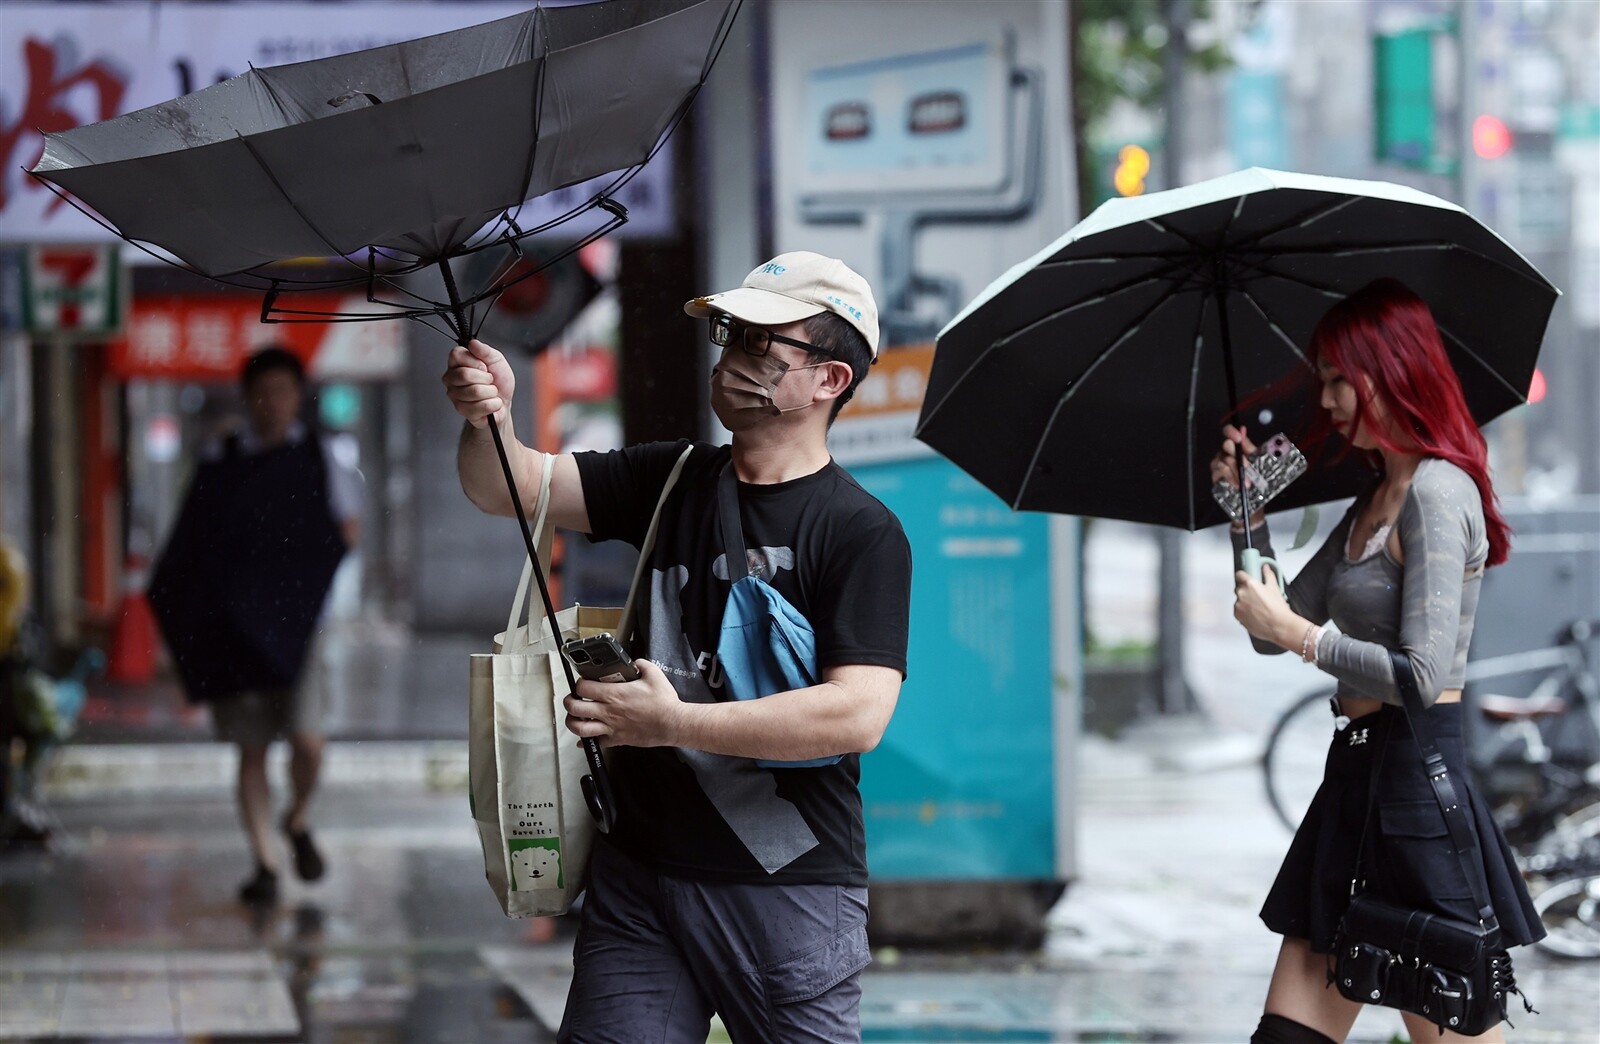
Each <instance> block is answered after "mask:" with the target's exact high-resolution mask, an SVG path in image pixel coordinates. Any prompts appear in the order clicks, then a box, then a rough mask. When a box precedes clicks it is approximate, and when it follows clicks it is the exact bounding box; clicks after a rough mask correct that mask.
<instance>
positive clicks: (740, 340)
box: [711, 315, 834, 358]
mask: <svg viewBox="0 0 1600 1044" xmlns="http://www.w3.org/2000/svg"><path fill="white" fill-rule="evenodd" d="M773 341H778V342H779V343H781V344H787V345H790V346H791V347H794V348H799V349H801V350H802V351H807V352H821V353H822V354H823V355H826V356H828V357H829V358H833V357H834V354H833V353H832V352H830V351H828V349H826V348H823V347H821V346H820V345H815V344H812V343H811V342H810V341H797V340H795V339H794V338H793V337H785V336H783V335H782V334H775V333H773V332H772V331H771V330H768V329H767V328H766V327H764V326H752V325H750V324H749V323H743V322H740V321H739V320H737V319H735V318H734V317H733V316H731V315H714V316H712V317H711V343H712V344H714V345H716V346H717V347H718V348H726V347H728V345H730V344H736V345H738V346H739V347H740V348H742V349H744V353H745V354H746V355H754V356H756V357H757V358H760V357H762V356H764V355H766V354H767V353H768V352H770V351H772V342H773Z"/></svg>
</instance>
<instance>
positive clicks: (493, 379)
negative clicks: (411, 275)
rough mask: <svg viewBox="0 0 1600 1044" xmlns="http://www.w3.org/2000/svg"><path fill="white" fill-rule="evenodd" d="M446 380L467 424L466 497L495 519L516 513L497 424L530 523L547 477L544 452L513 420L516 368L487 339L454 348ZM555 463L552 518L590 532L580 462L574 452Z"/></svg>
mask: <svg viewBox="0 0 1600 1044" xmlns="http://www.w3.org/2000/svg"><path fill="white" fill-rule="evenodd" d="M441 380H442V381H443V383H444V388H445V394H446V395H448V396H449V398H450V403H451V405H453V406H454V407H455V408H456V412H457V413H459V414H461V416H462V417H464V418H466V421H467V423H466V425H465V426H464V427H463V428H462V431H461V442H460V444H459V445H458V446H457V448H456V471H457V472H458V474H459V475H460V477H461V488H462V490H463V491H464V492H465V493H466V494H467V498H468V499H469V500H471V501H472V502H473V503H474V504H476V505H477V506H478V508H479V510H481V511H485V512H488V513H489V514H491V515H507V516H509V515H512V514H514V513H515V512H514V511H513V509H512V503H511V496H510V492H509V491H508V490H507V489H506V480H505V472H504V471H503V470H501V467H500V458H499V455H498V454H496V453H495V450H494V437H493V435H492V434H491V433H490V431H489V425H490V424H492V423H498V424H499V426H500V435H501V438H502V439H503V440H504V442H505V447H506V457H507V459H508V460H509V461H510V462H511V474H512V475H513V476H514V477H515V479H516V483H517V494H518V496H519V497H520V499H521V500H522V505H523V510H524V511H525V512H526V513H527V515H528V517H529V519H530V521H531V519H532V518H533V515H534V513H535V511H536V510H537V506H538V505H537V504H536V501H537V500H538V494H539V483H540V481H541V479H542V477H543V475H542V471H541V468H542V466H543V465H542V463H541V461H542V454H539V453H535V452H534V451H533V450H531V449H529V448H528V447H527V446H525V445H523V444H522V441H521V440H520V439H518V438H517V434H516V429H515V426H514V425H513V424H512V422H511V410H510V406H511V397H512V394H513V392H514V391H515V390H516V378H515V377H514V376H513V374H512V372H511V364H510V363H509V362H508V361H507V360H506V357H505V356H504V355H502V354H501V353H500V352H499V351H497V350H496V349H494V348H492V347H490V346H489V345H487V344H485V343H483V342H482V341H473V342H472V344H471V345H470V346H469V347H467V348H462V347H460V346H457V347H455V348H453V349H451V351H450V358H449V363H448V366H447V368H446V369H445V372H444V376H443V378H441ZM496 417H498V418H499V419H498V421H496V420H495V419H494V418H496ZM553 459H554V460H555V471H554V473H553V474H552V475H551V479H550V520H551V521H552V522H554V523H555V524H556V525H558V526H561V527H562V528H563V529H575V530H577V531H579V532H582V533H587V532H588V531H589V513H588V510H587V509H586V507H585V505H584V501H583V484H582V481H581V480H580V478H579V476H578V465H577V462H576V461H574V460H573V459H572V455H571V454H562V455H560V456H558V457H555V458H553Z"/></svg>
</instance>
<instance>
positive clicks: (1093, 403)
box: [917, 168, 1560, 530]
mask: <svg viewBox="0 0 1600 1044" xmlns="http://www.w3.org/2000/svg"><path fill="white" fill-rule="evenodd" d="M1385 276H1387V277H1392V278H1395V279H1398V280H1400V281H1401V282H1403V283H1405V284H1406V285H1407V286H1409V287H1410V288H1411V289H1412V290H1414V291H1415V292H1416V293H1418V294H1419V295H1421V296H1422V297H1423V299H1424V300H1426V301H1427V302H1428V304H1429V306H1430V308H1431V309H1432V310H1433V314H1434V317H1435V318H1436V320H1437V321H1438V324H1439V329H1440V331H1441V333H1442V334H1443V337H1444V342H1445V347H1446V349H1447V350H1448V352H1449V355H1450V359H1451V361H1452V362H1453V363H1454V365H1455V368H1456V371H1457V373H1458V374H1459V375H1460V378H1461V383H1462V386H1463V388H1464V390H1465V392H1466V398H1467V404H1468V406H1469V408H1470V409H1471V410H1472V414H1473V417H1474V418H1476V419H1477V421H1478V422H1479V423H1480V424H1482V423H1484V422H1486V421H1488V420H1490V419H1491V418H1493V417H1496V416H1498V415H1499V414H1501V413H1503V412H1505V411H1506V410H1508V409H1511V408H1512V407H1514V406H1516V405H1518V404H1520V403H1523V402H1525V401H1526V393H1527V390H1528V386H1529V384H1530V382H1531V380H1532V377H1533V371H1534V363H1535V360H1536V359H1537V357H1538V353H1539V347H1540V343H1541V341H1542V340H1543V337H1544V330H1545V324H1546V322H1547V321H1548V320H1549V317H1550V310H1551V307H1552V306H1553V305H1554V304H1555V301H1556V298H1557V297H1558V296H1559V293H1560V292H1559V291H1558V290H1557V289H1556V288H1555V287H1554V286H1552V285H1551V284H1550V282H1549V281H1548V280H1546V279H1545V278H1544V277H1543V276H1542V275H1540V274H1539V272H1538V271H1537V270H1536V269H1535V268H1534V267H1533V266H1532V265H1531V264H1529V263H1528V262H1527V260H1525V259H1524V258H1523V257H1522V256H1521V255H1520V254H1518V253H1517V251H1516V250H1515V249H1513V248H1512V247H1511V246H1510V245H1508V244H1507V243H1506V242H1505V241H1504V240H1502V239H1501V238H1500V237H1499V236H1497V235H1496V234H1495V233H1494V232H1493V231H1491V230H1490V229H1489V228H1487V227H1485V226H1484V225H1483V224H1481V223H1480V222H1479V221H1478V220H1477V219H1476V218H1474V217H1472V215H1470V214H1468V213H1467V212H1466V211H1464V210H1462V209H1461V208H1460V207H1458V206H1456V205H1455V204H1453V203H1450V202H1447V201H1446V200H1443V199H1439V198H1438V197H1435V196H1431V195H1428V194H1427V193H1424V192H1419V191H1417V190H1415V189H1411V188H1406V187H1404V186H1400V185H1392V184H1388V183H1385V182H1376V181H1354V180H1350V179H1345V178H1330V177H1319V176H1315V175H1309V174H1294V173H1287V172H1283V171H1275V170H1264V169H1260V168H1252V169H1249V170H1243V171H1239V172H1238V173H1235V174H1229V175H1227V176H1225V177H1220V178H1215V179H1212V180H1210V181H1205V182H1201V183H1199V184H1195V185H1190V186H1187V187H1184V188H1179V189H1173V190H1170V191H1166V192H1156V193H1152V194H1150V195H1148V196H1138V197H1133V198H1129V199H1116V200H1112V201H1111V202H1108V203H1106V204H1104V205H1103V206H1101V207H1099V208H1098V209H1096V210H1095V211H1094V213H1092V214H1090V215H1089V216H1088V217H1087V218H1085V219H1084V220H1083V221H1082V222H1080V223H1079V224H1078V225H1077V226H1076V227H1075V228H1073V229H1072V230H1071V231H1070V232H1068V233H1067V234H1066V235H1064V236H1062V237H1061V238H1060V239H1059V240H1057V241H1056V242H1054V243H1052V244H1050V246H1048V247H1046V248H1045V249H1044V250H1042V251H1040V252H1039V253H1038V254H1037V255H1035V256H1034V257H1032V258H1029V259H1028V260H1027V261H1024V262H1023V263H1021V264H1019V265H1017V266H1016V267H1015V268H1013V269H1012V270H1011V271H1009V272H1007V273H1006V274H1005V275H1004V276H1002V277H1001V278H999V279H997V280H995V282H994V283H993V284H991V285H990V286H989V287H988V289H986V290H985V291H984V292H983V293H982V294H980V295H979V296H978V298H977V299H976V300H974V301H973V302H972V303H971V304H970V305H968V306H967V308H966V309H965V310H963V311H962V313H961V314H960V315H958V316H957V317H956V318H955V319H954V320H953V321H951V323H950V324H949V325H948V326H946V327H945V329H944V331H943V332H942V333H940V335H939V338H938V346H937V349H936V351H935V354H934V361H933V372H932V375H931V377H930V380H929V385H928V392H927V397H926V399H925V400H924V405H923V409H922V415H921V417H920V418H919V420H918V426H917V437H918V438H920V439H922V441H924V442H926V443H928V444H929V445H931V446H933V447H934V448H935V449H937V450H938V451H939V452H940V453H942V454H943V455H945V456H946V457H948V458H949V459H950V460H952V461H954V462H955V463H956V464H958V465H960V466H961V467H962V468H963V469H964V470H966V471H967V472H969V473H970V474H971V475H972V476H973V477H975V478H977V479H978V480H979V481H980V482H982V483H983V484H984V485H985V486H987V487H989V488H990V489H991V490H993V491H994V492H995V493H996V494H998V495H999V496H1000V497H1001V498H1003V499H1004V500H1005V501H1006V502H1007V503H1009V504H1010V505H1011V506H1012V507H1013V508H1016V509H1019V510H1027V511H1049V512H1055V513H1060V514H1074V515H1086V516H1093V517H1099V518H1117V519H1127V520H1131V521H1136V522H1149V523H1155V524H1159V525H1166V526H1176V527H1181V528H1184V529H1190V530H1193V529H1199V528H1202V527H1205V526H1210V525H1214V524H1216V523H1219V522H1223V521H1226V516H1224V514H1223V513H1222V510H1221V509H1220V508H1219V507H1217V505H1216V504H1215V503H1214V502H1213V501H1212V499H1211V494H1210V488H1211V482H1210V479H1209V477H1208V475H1207V465H1208V463H1209V461H1210V459H1211V457H1212V455H1213V454H1214V453H1215V452H1216V448H1217V445H1218V442H1219V440H1220V434H1219V427H1220V425H1221V424H1222V423H1223V422H1224V420H1225V419H1227V418H1229V417H1238V418H1239V419H1240V420H1241V421H1243V422H1245V423H1247V424H1248V425H1249V427H1250V430H1251V432H1252V434H1255V435H1258V436H1265V435H1268V434H1271V433H1273V432H1275V431H1284V432H1286V433H1288V434H1289V435H1290V437H1291V438H1295V437H1296V436H1297V434H1303V433H1304V432H1306V431H1307V430H1309V428H1310V424H1309V422H1310V421H1311V419H1312V418H1313V416H1314V413H1315V411H1316V410H1317V408H1318V407H1317V400H1316V394H1315V391H1314V390H1313V386H1312V382H1313V380H1314V376H1315V375H1314V373H1313V371H1312V368H1311V364H1310V362H1309V360H1308V359H1307V356H1306V346H1307V344H1308V342H1309V340H1310V335H1311V332H1312V330H1313V328H1314V327H1315V326H1316V324H1317V321H1318V320H1319V319H1321V318H1322V316H1323V314H1324V313H1325V312H1326V311H1327V310H1328V308H1329V307H1330V306H1332V305H1333V304H1334V303H1335V302H1337V301H1338V300H1340V299H1341V298H1343V297H1345V296H1346V295H1348V294H1350V293H1352V292H1353V291H1355V290H1358V289H1360V288H1361V287H1363V286H1365V285H1366V284H1367V283H1369V282H1371V281H1372V280H1374V279H1377V278H1380V277H1385ZM1297 378H1303V379H1297ZM1241 395H1242V396H1244V398H1243V400H1241ZM1241 401H1243V402H1245V403H1246V404H1247V405H1248V416H1241V415H1240V413H1239V407H1240V404H1241ZM1369 478H1370V472H1368V471H1367V470H1366V468H1365V467H1364V465H1363V464H1362V462H1361V461H1360V460H1358V459H1357V457H1356V455H1351V456H1349V457H1347V458H1346V459H1345V460H1344V461H1343V462H1341V463H1338V464H1327V463H1325V465H1324V466H1320V467H1315V468H1313V469H1312V470H1311V471H1310V472H1308V473H1307V474H1306V475H1305V476H1303V477H1302V478H1301V479H1299V480H1298V481H1297V482H1295V483H1294V484H1293V485H1292V486H1290V487H1289V489H1288V490H1287V491H1285V492H1284V493H1283V494H1282V495H1281V496H1279V497H1278V498H1277V499H1275V500H1274V501H1273V502H1272V504H1271V509H1272V510H1280V509H1283V508H1289V507H1295V506H1303V505H1306V504H1314V503H1320V502H1323V501H1327V500H1334V499H1338V498H1341V497H1346V496H1351V495H1354V494H1355V493H1357V492H1359V491H1360V489H1361V488H1362V485H1363V484H1364V483H1365V482H1366V481H1368V479H1369Z"/></svg>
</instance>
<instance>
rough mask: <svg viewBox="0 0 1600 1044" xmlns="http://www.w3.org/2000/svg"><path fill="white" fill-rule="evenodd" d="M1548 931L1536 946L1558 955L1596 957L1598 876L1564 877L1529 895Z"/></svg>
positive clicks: (1599, 928)
mask: <svg viewBox="0 0 1600 1044" xmlns="http://www.w3.org/2000/svg"><path fill="white" fill-rule="evenodd" d="M1533 908H1534V909H1535V910H1537V911H1538V912H1539V920H1541V921H1542V922H1544V928H1545V931H1546V932H1547V933H1548V934H1547V935H1545V937H1544V938H1543V939H1540V940H1539V946H1540V947H1542V948H1543V949H1545V950H1548V951H1549V952H1551V953H1554V954H1557V955H1559V956H1562V957H1581V958H1594V957H1600V875H1591V876H1588V877H1567V878H1562V879H1561V880H1558V881H1555V882H1553V883H1551V885H1550V886H1549V887H1548V888H1545V889H1543V890H1542V891H1540V892H1539V894H1538V895H1535V896H1534V897H1533Z"/></svg>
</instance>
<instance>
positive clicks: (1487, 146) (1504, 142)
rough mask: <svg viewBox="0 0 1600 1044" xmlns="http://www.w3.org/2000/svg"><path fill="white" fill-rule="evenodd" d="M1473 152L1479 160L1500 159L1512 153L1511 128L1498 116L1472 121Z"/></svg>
mask: <svg viewBox="0 0 1600 1044" xmlns="http://www.w3.org/2000/svg"><path fill="white" fill-rule="evenodd" d="M1472 151H1473V152H1474V153H1476V154H1477V156H1478V158H1479V159H1499V158H1500V157H1501V156H1504V155H1505V154H1506V153H1508V152H1510V151H1511V128H1510V127H1507V126H1506V122H1505V121H1504V120H1502V119H1501V118H1500V117H1498V116H1489V115H1487V114H1486V115H1483V116H1479V117H1478V118H1477V119H1475V120H1473V121H1472Z"/></svg>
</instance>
